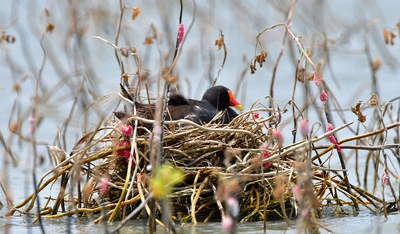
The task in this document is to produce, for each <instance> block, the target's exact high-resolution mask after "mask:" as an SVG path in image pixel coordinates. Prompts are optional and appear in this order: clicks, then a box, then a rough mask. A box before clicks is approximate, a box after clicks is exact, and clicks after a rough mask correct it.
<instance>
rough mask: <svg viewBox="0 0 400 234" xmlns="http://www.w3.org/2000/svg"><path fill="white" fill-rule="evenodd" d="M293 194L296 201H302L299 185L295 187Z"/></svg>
mask: <svg viewBox="0 0 400 234" xmlns="http://www.w3.org/2000/svg"><path fill="white" fill-rule="evenodd" d="M293 196H294V199H295V200H296V201H300V198H301V197H300V187H299V186H298V185H296V186H294V187H293Z"/></svg>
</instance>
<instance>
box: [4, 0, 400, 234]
mask: <svg viewBox="0 0 400 234" xmlns="http://www.w3.org/2000/svg"><path fill="white" fill-rule="evenodd" d="M0 4H1V6H2V7H1V9H0V28H3V27H5V26H7V25H9V24H11V23H12V22H13V21H14V20H15V19H17V22H16V23H13V25H12V26H11V27H9V28H6V29H5V33H6V34H10V35H13V36H15V37H16V42H15V43H14V44H7V43H5V42H1V43H0V52H1V61H2V62H1V66H0V74H2V75H1V76H2V78H1V80H0V100H4V101H3V102H2V104H1V110H2V111H3V112H4V113H6V114H2V115H0V121H1V124H0V130H1V133H2V134H3V136H4V137H5V139H6V140H7V141H8V142H10V145H11V146H12V150H13V152H14V154H15V155H16V157H17V159H18V162H19V163H18V165H16V166H10V165H9V166H8V167H5V164H4V160H5V159H6V158H7V157H8V156H6V155H5V154H3V155H2V156H3V158H2V166H1V171H2V173H5V168H7V169H8V171H7V172H8V173H7V174H2V175H1V182H2V183H5V182H6V181H8V183H9V184H8V186H9V191H10V192H11V197H12V198H13V203H14V205H15V204H18V203H20V202H21V201H23V200H24V199H25V198H26V197H27V196H28V195H29V194H30V193H32V191H33V187H32V186H28V184H30V183H31V181H32V178H31V168H32V159H31V157H27V155H31V153H32V149H31V148H30V146H29V144H26V143H21V144H20V143H19V142H18V140H17V138H16V137H15V136H12V135H11V134H10V133H9V131H8V121H9V113H11V109H12V106H13V103H14V100H18V101H19V103H20V105H21V109H22V110H26V109H28V108H29V107H30V106H31V105H32V97H33V94H34V87H35V86H34V79H33V78H32V75H30V74H34V75H35V76H36V74H37V73H38V70H39V67H40V64H41V61H42V59H43V52H42V49H41V47H40V44H39V36H40V31H39V15H40V10H41V9H42V8H43V7H47V8H48V10H49V12H50V18H49V19H50V21H52V22H53V23H54V24H55V29H54V30H55V31H54V32H53V33H52V34H46V36H45V37H46V38H45V40H46V41H45V45H46V46H47V47H46V49H47V53H49V51H50V50H52V51H53V56H55V57H50V56H51V55H50V54H47V56H48V57H47V60H46V63H45V66H44V69H43V73H42V79H43V82H44V83H45V84H46V86H47V88H50V87H52V86H53V85H55V84H57V82H58V81H60V77H61V76H64V75H65V78H67V80H66V81H65V82H67V81H68V82H77V81H79V80H81V78H82V77H83V76H84V75H88V73H87V71H88V70H92V73H91V74H93V77H95V79H96V80H95V81H94V84H92V85H91V88H93V90H91V92H92V93H93V94H97V95H103V94H104V93H109V92H113V91H116V90H117V89H118V83H119V75H120V70H119V67H118V63H117V61H116V59H115V56H114V50H113V48H112V47H111V46H110V45H107V44H106V43H104V42H102V41H100V40H98V39H94V38H87V39H84V40H83V42H82V43H84V44H85V45H86V46H87V50H88V52H82V51H74V49H76V48H78V47H77V46H78V44H77V39H75V38H70V37H69V36H68V34H67V33H66V32H67V30H66V29H67V27H68V25H69V24H68V23H69V22H70V21H69V19H70V18H68V17H69V14H70V13H71V9H72V8H70V7H69V5H68V4H67V3H66V2H59V1H38V2H36V1H30V2H29V3H28V2H24V1H14V2H12V1H5V0H2V1H0ZM124 4H136V5H130V6H131V7H135V6H138V7H139V8H140V10H141V14H140V15H139V16H138V18H137V19H136V20H135V21H132V20H130V18H129V17H130V12H128V11H127V13H126V14H125V16H124V18H123V30H122V34H121V37H120V42H119V45H125V44H126V45H135V46H136V47H137V51H138V54H139V55H140V56H141V66H142V67H141V69H142V70H144V69H150V71H151V73H150V74H149V76H150V78H152V79H155V78H156V76H157V71H158V68H159V67H160V62H159V59H158V56H159V52H158V50H157V48H156V46H152V47H149V46H147V47H146V46H143V45H142V43H143V41H144V39H145V36H144V35H148V34H147V33H148V28H149V25H150V24H152V23H153V24H154V25H155V26H156V27H157V31H158V33H159V36H160V38H162V42H161V48H162V50H161V54H162V55H165V54H166V52H167V49H168V46H167V37H168V36H170V35H175V30H176V29H175V28H177V26H176V25H177V16H178V9H179V4H178V1H168V2H167V1H143V2H140V1H138V2H133V3H132V2H129V3H124ZM156 4H158V6H160V5H162V9H165V10H164V11H160V10H159V8H157V7H155V6H156ZM184 4H185V14H184V15H183V22H184V24H185V30H187V28H188V25H189V22H190V21H191V17H192V15H191V12H192V7H193V5H192V3H191V2H190V1H187V2H185V1H184ZM279 4H281V6H280V7H282V9H287V6H286V5H285V4H283V2H280V3H279ZM275 5H276V4H275V3H273V2H272V1H266V2H262V1H254V2H252V3H247V2H246V3H245V2H240V1H237V2H236V1H215V2H213V1H209V2H197V8H198V12H197V14H196V21H195V24H194V26H193V28H192V29H191V32H190V33H189V34H188V37H187V39H186V42H185V44H184V47H183V48H184V50H183V52H182V56H181V58H180V59H179V60H178V63H177V66H176V68H175V72H176V73H177V74H179V78H180V82H179V85H180V87H179V88H180V90H181V91H182V92H183V93H184V94H186V95H187V96H189V97H190V98H199V97H200V96H201V94H202V93H203V92H204V90H205V89H206V88H207V87H208V86H209V83H208V82H209V80H212V79H214V77H215V74H216V73H217V72H218V69H219V67H220V65H221V62H222V59H223V51H216V50H215V47H214V40H215V39H216V38H217V37H218V29H219V28H221V29H222V30H223V33H224V35H225V43H226V46H227V50H228V57H227V60H226V63H225V66H224V69H223V70H222V72H221V75H220V77H219V79H218V84H222V85H225V86H228V87H230V88H231V89H232V90H236V83H237V80H238V79H239V77H240V74H241V72H242V70H243V69H244V67H246V64H245V63H244V62H243V61H242V57H243V55H245V56H246V58H247V60H250V59H251V58H252V57H253V56H254V47H255V44H256V40H255V38H254V37H255V36H256V35H257V34H258V33H259V32H260V31H261V30H262V29H264V28H266V27H269V26H272V25H274V24H277V23H281V22H284V20H285V17H284V16H283V14H282V13H281V12H279V11H278V10H276V8H274V6H275ZM210 8H211V9H214V10H211V11H210V10H209V9H210ZM399 8H400V6H399V4H398V2H397V1H394V0H392V1H372V0H371V1H355V2H351V3H348V1H335V2H323V1H299V2H298V3H296V6H295V10H294V13H293V16H292V20H291V22H292V23H293V26H292V27H291V30H292V31H293V33H294V34H295V35H301V36H302V40H303V41H304V44H305V45H307V46H309V45H310V44H311V38H312V35H313V34H315V33H320V32H324V33H326V35H327V37H328V38H329V39H331V40H335V41H336V43H337V44H338V45H337V46H335V47H334V48H332V49H331V50H330V53H329V56H330V62H331V64H330V66H331V67H332V69H333V73H334V76H335V77H336V78H337V79H338V81H339V83H340V88H339V87H337V86H336V85H335V82H334V81H333V76H332V73H331V72H330V71H329V69H325V71H324V79H325V80H326V81H327V83H328V85H329V88H330V89H331V90H332V92H333V94H334V95H335V96H336V98H337V99H338V101H339V103H340V104H341V107H342V108H343V109H349V108H350V106H355V104H356V102H357V101H358V100H363V101H367V100H368V99H369V97H370V93H371V72H370V68H369V65H368V61H367V58H366V55H365V53H362V52H358V51H360V50H362V49H363V48H364V37H363V36H364V32H365V30H364V26H365V25H366V24H368V23H369V24H370V25H372V22H374V23H375V24H374V26H371V27H370V28H369V32H370V33H369V34H368V40H369V43H370V46H371V53H372V57H373V58H375V57H379V58H380V59H381V61H382V65H381V67H380V69H379V70H378V71H377V77H378V83H379V98H380V100H381V102H384V101H388V100H390V99H392V98H395V97H397V96H398V89H399V88H400V85H399V81H400V77H399V73H398V71H399V70H398V66H399V61H400V53H398V51H399V44H400V43H399V41H398V37H397V38H396V39H397V40H395V45H394V46H389V45H385V44H384V43H383V39H382V35H381V33H380V32H381V31H382V29H383V28H389V29H391V28H394V27H395V25H396V23H397V22H398V20H399V18H398V12H400V9H399ZM15 9H18V14H17V12H15ZM118 14H119V12H118V5H117V2H107V1H99V2H97V1H96V2H95V1H93V2H86V3H81V5H79V10H78V16H79V17H80V18H79V19H80V21H78V22H79V25H80V26H82V27H86V31H85V32H84V34H83V35H82V36H83V37H88V36H96V35H97V36H101V37H103V38H105V39H107V40H110V41H112V42H113V41H114V37H115V31H116V25H117V20H118ZM164 14H165V15H164ZM41 19H42V22H46V21H45V18H44V17H43V15H42V18H41ZM167 25H168V26H169V27H170V30H171V31H172V32H168V31H167V30H166V26H167ZM18 27H20V29H19V28H18ZM83 29H84V28H82V30H83ZM21 32H22V33H23V34H21ZM282 33H283V29H282V28H280V29H279V28H278V29H273V30H269V31H267V32H265V33H264V34H263V35H262V36H261V37H260V39H261V42H262V43H263V47H264V49H266V50H267V51H268V57H267V58H266V63H265V64H264V67H263V68H258V65H257V72H256V73H255V74H254V75H250V74H249V71H248V70H247V72H246V73H245V74H246V75H245V82H244V83H242V85H240V86H239V88H238V92H235V96H236V97H237V98H236V99H237V100H239V102H241V104H242V106H243V107H244V109H249V108H250V106H251V105H252V104H253V102H255V101H256V100H257V99H262V100H261V103H262V104H264V105H268V104H269V102H268V101H267V100H264V99H263V98H264V97H265V96H266V95H268V94H269V88H270V81H271V77H272V70H273V67H274V63H275V61H276V58H277V55H278V53H279V46H280V44H281V40H282ZM22 37H23V38H25V40H26V45H27V47H24V46H23V43H22V42H23V38H22ZM171 38H173V36H171ZM319 42H321V41H319ZM85 48H86V47H85ZM289 50H290V49H289V47H288V42H286V44H285V47H284V49H283V57H282V58H281V60H280V63H279V67H278V70H277V74H276V83H275V85H274V87H275V96H274V97H275V99H274V101H275V102H276V103H277V104H278V105H279V106H280V107H283V106H284V105H285V104H286V103H287V101H288V100H289V99H290V97H291V95H292V89H293V79H294V78H293V77H294V72H295V66H294V63H293V61H292V60H291V58H290V53H289ZM27 51H29V53H30V54H31V58H32V62H31V63H32V64H33V65H32V66H30V65H29V64H30V62H29V60H26V59H25V58H26V53H27ZM207 51H210V52H212V54H213V56H214V57H209V56H208V53H207ZM343 51H344V52H343ZM81 52H82V54H85V55H86V56H87V57H88V58H89V60H90V61H91V63H90V66H89V67H85V66H84V64H83V63H82V58H81V57H79V56H81V55H82V54H80V53H81ZM258 52H259V51H258ZM258 52H257V53H258ZM295 52H296V51H295ZM314 52H315V53H316V54H321V53H322V51H321V50H315V51H314ZM145 55H148V57H146V56H145ZM297 57H298V54H296V58H297ZM54 61H59V62H60V64H61V65H57V64H55V63H54ZM74 61H78V62H77V63H76V64H75V63H74ZM166 61H167V62H166ZM166 61H163V62H162V63H163V66H165V65H168V64H169V61H170V59H169V60H168V59H167V60H166ZM294 62H295V61H294ZM314 62H315V63H317V62H318V61H315V60H314ZM10 66H11V67H12V69H10ZM31 67H32V68H31ZM210 67H211V68H210ZM126 70H127V71H128V72H131V73H133V72H134V71H136V64H134V63H133V62H132V61H131V60H130V61H126ZM60 71H63V72H60ZM142 72H143V71H142ZM75 74H76V75H75ZM25 75H28V78H27V79H26V80H25V81H22V77H24V76H25ZM185 78H187V79H188V80H189V84H190V85H188V82H185V81H184V79H185ZM16 81H17V82H20V83H21V86H20V87H21V91H22V92H20V93H19V94H18V95H17V94H16V93H15V92H13V91H12V86H13V84H14V82H16ZM153 88H154V86H153ZM314 91H315V90H314ZM73 93H74V92H73V90H69V89H68V88H66V87H63V88H62V89H60V90H58V91H57V92H56V94H55V95H54V96H53V99H52V100H51V102H49V104H52V105H49V106H45V108H43V109H42V111H43V113H45V115H46V116H49V118H46V119H45V120H44V122H43V123H42V127H41V128H40V130H39V132H38V134H37V137H38V140H41V141H45V142H46V143H47V144H49V145H54V138H55V136H56V135H57V131H56V127H60V126H61V125H62V123H63V121H64V120H65V119H66V116H68V114H69V111H70V106H71V105H72V99H71V97H72V96H73V95H72V94H73ZM92 93H89V92H88V96H89V98H88V100H93V98H91V94H92ZM302 95H303V92H302V88H298V90H297V91H296V96H295V100H299V99H301V98H302ZM65 97H68V98H67V99H65ZM63 98H64V99H63ZM114 105H115V102H111V101H110V102H108V103H105V104H102V105H101V108H99V109H96V110H93V111H92V112H91V115H90V120H91V121H90V122H89V123H88V125H87V126H86V129H90V128H91V127H93V126H94V125H96V123H97V121H98V116H97V115H96V111H100V112H102V113H110V111H111V110H112V109H113V108H114V107H115V106H114ZM396 105H397V104H396ZM394 108H398V107H397V106H394ZM395 110H397V109H395ZM82 111H83V108H78V110H76V111H75V113H74V115H73V117H72V119H73V121H72V123H71V125H72V126H71V127H70V128H69V131H68V132H67V137H66V138H67V142H66V145H67V147H66V148H67V149H70V148H71V147H72V145H73V144H74V142H75V141H76V140H77V139H78V138H79V137H80V136H81V135H82V133H83V132H85V131H86V129H84V128H83V127H82V119H83V118H82V115H81V113H82ZM366 113H367V114H368V115H367V118H368V119H369V118H370V117H371V115H372V111H367V112H366ZM27 114H28V115H29V112H27ZM262 114H263V115H266V113H262ZM283 118H284V119H290V118H291V113H290V112H288V113H287V114H285V115H284V116H283ZM309 118H310V121H311V122H314V121H318V120H319V119H318V118H317V117H316V116H313V115H312V114H311V113H310V116H309ZM345 118H346V122H349V121H352V120H356V116H355V115H353V114H352V113H351V112H349V111H347V112H346V113H345ZM334 120H335V125H340V124H342V122H341V121H339V118H338V117H337V115H334ZM354 125H355V124H353V126H354ZM22 128H23V130H22V132H23V134H24V135H26V136H28V128H29V123H28V122H27V121H25V122H24V123H23V125H22ZM291 128H292V125H291V124H288V125H285V126H284V127H283V128H282V131H284V132H285V131H286V132H287V135H286V136H287V137H286V138H285V141H286V142H290V141H291V139H290V138H291V137H290V133H289V132H290V131H291ZM354 128H355V126H354ZM322 132H323V131H322V130H320V131H319V133H318V134H321V133H322ZM348 136H350V133H349V132H348V131H347V132H346V131H342V132H340V133H338V137H339V139H342V138H345V137H348ZM392 139H393V136H391V137H390V138H389V142H388V143H391V142H392V141H393V140H392ZM38 151H39V155H42V156H43V158H44V163H43V164H42V165H40V166H39V168H38V170H37V175H38V177H40V176H41V175H42V174H44V173H45V172H47V170H49V169H50V168H51V163H50V161H49V159H48V156H47V151H46V147H45V146H40V147H39V149H38ZM344 152H345V154H346V153H347V152H349V151H344ZM361 157H363V156H362V155H361ZM354 161H355V160H354V156H353V157H352V158H350V159H349V161H348V164H347V167H348V169H349V174H350V175H349V179H350V181H351V183H353V184H355V185H358V184H357V181H356V179H355V172H354ZM392 161H393V164H394V165H395V166H394V168H395V169H396V170H397V171H398V169H399V168H398V166H397V165H396V162H395V159H394V158H392ZM331 167H332V168H339V167H340V164H339V163H338V161H337V160H336V159H332V162H331ZM360 168H363V167H362V166H360ZM397 171H395V173H397V174H398V172H397ZM359 172H360V173H361V170H360V171H359ZM380 174H381V172H379V175H380ZM368 178H369V181H372V179H373V173H372V170H371V169H370V171H369V173H368ZM392 183H393V185H394V186H395V188H397V187H398V181H396V180H395V179H394V178H392ZM371 184H372V183H369V184H368V186H369V190H370V189H372V188H371ZM378 186H379V185H378ZM57 187H58V186H54V188H53V189H52V190H51V191H50V189H48V190H47V191H45V192H43V193H42V194H46V196H50V195H51V196H52V197H55V196H56V195H57ZM375 195H377V196H381V195H380V191H379V188H378V190H377V191H376V192H375ZM42 196H43V195H42ZM0 201H1V202H2V203H3V204H4V205H5V206H4V207H2V208H0V215H4V214H5V213H6V212H7V205H6V201H5V196H4V193H3V192H0ZM41 201H42V203H43V201H44V199H43V198H42V200H41ZM333 213H334V211H333V210H332V211H330V210H329V209H328V211H327V212H326V213H324V218H323V219H321V220H319V222H320V223H321V224H322V225H324V226H326V227H327V228H329V229H331V230H332V231H335V232H338V233H399V232H400V228H399V223H400V218H399V216H398V215H397V213H394V214H391V215H389V217H388V220H387V222H383V217H381V216H379V215H378V216H374V215H372V214H371V213H370V212H369V211H368V210H362V211H361V212H360V214H359V215H358V216H354V217H353V216H351V215H344V216H341V217H338V216H335V215H334V214H333ZM348 213H349V214H350V213H351V212H350V211H348ZM23 220H24V218H20V217H13V218H8V219H5V218H1V219H0V225H1V228H0V232H2V231H5V230H7V228H8V231H9V233H28V232H29V231H31V232H33V233H40V229H39V227H38V226H37V224H35V225H33V227H31V228H28V227H29V225H28V224H27V223H29V222H28V221H27V220H25V221H23ZM6 223H7V224H6ZM89 223H90V222H89V221H88V220H81V224H79V223H78V222H77V220H76V219H73V221H72V224H71V230H72V232H73V233H80V232H83V233H85V232H103V230H104V229H103V227H102V226H101V225H94V226H88V224H89ZM44 224H45V227H46V231H47V232H54V233H65V232H66V231H67V226H66V219H63V218H61V219H58V220H53V219H52V220H44ZM292 224H293V225H294V226H295V225H296V221H292ZM113 225H115V224H111V227H110V229H111V230H112V229H113V227H115V226H113ZM267 226H268V227H267V228H268V232H269V233H297V230H295V229H292V230H287V226H286V223H285V222H283V221H276V222H268V225H267ZM262 229H263V224H262V223H259V222H255V223H245V224H240V225H239V227H238V231H239V232H246V233H261V232H262ZM321 230H322V229H321ZM159 231H160V230H159ZM177 231H178V233H194V234H198V233H210V231H212V232H214V233H223V231H222V229H221V226H220V224H219V223H206V224H203V223H200V224H198V225H197V226H191V225H185V226H183V227H180V226H179V225H177ZM124 232H126V233H145V232H146V227H145V225H144V224H143V222H141V221H130V222H129V224H128V225H127V227H126V228H125V229H124Z"/></svg>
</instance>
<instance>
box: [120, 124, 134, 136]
mask: <svg viewBox="0 0 400 234" xmlns="http://www.w3.org/2000/svg"><path fill="white" fill-rule="evenodd" d="M121 132H122V134H124V135H125V136H130V135H131V134H132V126H131V125H128V126H122V127H121Z"/></svg>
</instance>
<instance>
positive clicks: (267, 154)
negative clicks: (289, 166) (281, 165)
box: [262, 152, 271, 169]
mask: <svg viewBox="0 0 400 234" xmlns="http://www.w3.org/2000/svg"><path fill="white" fill-rule="evenodd" d="M268 156H269V153H268V152H264V154H263V156H262V158H267V157H268ZM270 165H271V162H266V163H263V167H264V168H265V169H267V168H268V167H269V166H270Z"/></svg>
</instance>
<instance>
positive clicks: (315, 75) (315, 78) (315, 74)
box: [312, 71, 318, 86]
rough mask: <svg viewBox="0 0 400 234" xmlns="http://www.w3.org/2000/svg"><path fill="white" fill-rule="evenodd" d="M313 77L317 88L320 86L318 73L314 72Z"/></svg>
mask: <svg viewBox="0 0 400 234" xmlns="http://www.w3.org/2000/svg"><path fill="white" fill-rule="evenodd" d="M312 74H313V76H314V83H315V85H316V86H318V78H317V73H315V71H313V72H312Z"/></svg>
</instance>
